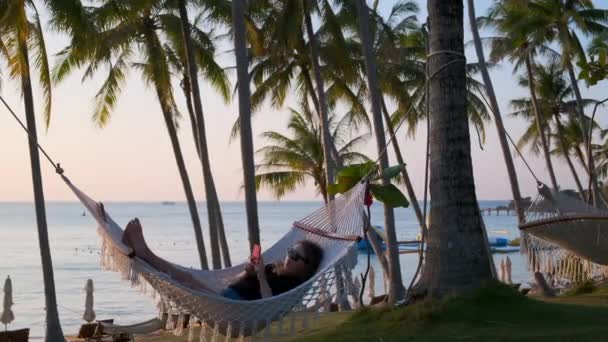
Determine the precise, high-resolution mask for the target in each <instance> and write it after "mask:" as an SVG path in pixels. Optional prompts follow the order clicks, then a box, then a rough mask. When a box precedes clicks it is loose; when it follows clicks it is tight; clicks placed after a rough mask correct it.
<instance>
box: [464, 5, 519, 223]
mask: <svg viewBox="0 0 608 342" xmlns="http://www.w3.org/2000/svg"><path fill="white" fill-rule="evenodd" d="M467 6H468V9H469V11H468V12H469V23H470V25H471V33H472V34H473V42H474V44H475V52H476V53H477V60H478V63H479V67H480V70H481V76H482V78H483V83H484V85H485V86H486V93H487V94H488V99H489V101H490V109H491V110H492V113H493V114H494V123H495V124H496V131H497V133H498V141H499V142H500V148H501V149H502V156H503V159H504V160H505V166H506V167H507V174H508V176H509V183H510V184H511V193H512V195H513V203H514V205H515V212H516V213H517V220H518V222H520V223H522V222H524V220H525V215H524V208H523V207H522V201H521V192H520V191H519V181H518V180H517V173H516V172H515V165H514V164H513V157H512V156H511V150H510V149H509V143H508V142H507V137H506V131H505V126H504V124H503V122H502V116H501V114H500V108H499V107H498V101H497V100H496V94H495V93H494V85H493V84H492V79H491V78H490V73H489V72H488V67H487V65H486V59H485V56H484V52H483V45H482V44H481V38H480V36H479V30H478V28H477V20H476V18H477V17H476V15H475V4H474V1H473V0H467Z"/></svg>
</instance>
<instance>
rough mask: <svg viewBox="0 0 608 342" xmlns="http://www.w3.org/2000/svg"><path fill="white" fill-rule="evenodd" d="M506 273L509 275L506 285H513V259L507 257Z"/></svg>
mask: <svg viewBox="0 0 608 342" xmlns="http://www.w3.org/2000/svg"><path fill="white" fill-rule="evenodd" d="M505 271H506V272H505V273H506V275H507V279H506V283H507V284H513V280H512V279H511V258H509V256H508V255H507V260H506V261H505Z"/></svg>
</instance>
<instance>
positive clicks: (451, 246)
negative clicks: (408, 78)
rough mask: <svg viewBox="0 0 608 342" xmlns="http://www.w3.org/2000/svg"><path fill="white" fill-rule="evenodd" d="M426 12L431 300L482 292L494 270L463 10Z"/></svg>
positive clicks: (437, 4) (435, 5)
mask: <svg viewBox="0 0 608 342" xmlns="http://www.w3.org/2000/svg"><path fill="white" fill-rule="evenodd" d="M427 6H428V13H429V18H430V34H429V42H430V51H431V53H430V55H429V58H428V64H429V73H430V75H435V73H437V74H436V75H435V76H434V77H433V78H432V79H430V80H429V88H430V89H429V95H430V99H429V104H430V108H429V111H430V117H429V120H432V124H431V132H430V134H431V146H430V147H431V152H430V153H431V156H432V158H431V160H430V169H431V179H430V183H429V184H430V195H431V213H430V214H431V218H432V219H431V222H430V227H429V235H428V245H427V249H426V251H425V253H426V266H425V267H424V269H423V272H424V274H423V275H422V276H421V278H422V279H423V280H424V283H422V285H423V286H425V287H426V289H427V291H428V292H427V293H428V294H429V295H431V296H443V295H446V294H449V293H462V292H464V291H469V290H471V289H474V288H477V287H480V286H482V285H483V284H485V283H487V281H489V280H490V279H492V270H491V267H490V261H491V259H490V258H491V256H490V255H489V253H488V251H487V249H486V248H485V244H486V242H487V241H485V239H484V231H483V229H484V228H483V223H482V220H481V215H480V212H479V208H478V205H477V203H478V201H477V197H476V194H475V180H474V178H473V165H472V161H471V147H470V146H471V139H470V134H469V122H468V118H467V112H466V70H465V67H466V66H465V64H466V62H465V60H464V43H463V39H464V28H463V4H462V0H429V2H428V5H427ZM434 51H437V52H436V53H435V54H433V52H434ZM448 63H450V67H448V68H444V66H445V65H447V64H448ZM440 69H441V70H440Z"/></svg>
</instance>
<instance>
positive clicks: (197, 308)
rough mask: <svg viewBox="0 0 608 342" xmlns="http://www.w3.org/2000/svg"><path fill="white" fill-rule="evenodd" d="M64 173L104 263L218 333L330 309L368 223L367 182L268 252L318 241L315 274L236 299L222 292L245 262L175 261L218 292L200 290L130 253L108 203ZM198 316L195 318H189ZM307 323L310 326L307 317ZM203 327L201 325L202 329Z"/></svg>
mask: <svg viewBox="0 0 608 342" xmlns="http://www.w3.org/2000/svg"><path fill="white" fill-rule="evenodd" d="M62 177H63V176H62ZM63 178H64V180H65V182H66V183H67V185H68V186H69V187H70V188H71V190H72V191H73V192H74V193H75V194H76V196H77V197H78V199H79V200H80V201H81V202H82V203H83V204H84V206H85V207H86V208H87V210H88V211H89V212H90V213H91V214H92V216H93V217H95V219H96V220H97V222H98V223H99V228H98V232H99V235H100V237H101V240H102V248H101V265H102V267H104V268H105V269H108V270H112V271H117V272H120V273H121V274H122V276H123V278H124V279H126V280H129V281H130V282H131V284H132V285H137V286H140V288H142V290H144V291H145V290H146V287H147V286H146V284H149V285H150V286H151V287H152V288H153V290H154V294H159V295H160V301H161V303H160V304H161V305H162V306H163V307H164V308H173V309H174V310H176V311H177V312H178V313H179V314H180V320H181V317H183V315H185V314H190V315H191V317H195V318H196V319H198V320H200V321H201V322H203V323H204V324H203V327H205V326H207V327H212V328H213V329H214V335H217V334H218V333H221V334H223V335H226V336H233V337H236V336H241V337H242V336H247V335H251V334H255V333H256V332H257V331H259V330H261V329H263V328H264V327H268V329H266V330H267V331H268V330H269V329H270V323H271V322H272V321H276V320H280V319H281V318H283V317H284V316H285V315H287V314H289V313H291V312H294V311H318V310H320V309H323V308H325V309H327V308H328V306H329V304H330V303H331V296H330V294H329V291H330V289H332V288H334V287H335V286H336V277H337V276H340V273H344V274H347V275H348V274H350V270H351V269H352V268H353V267H354V266H355V265H356V263H357V248H356V244H355V242H356V241H357V238H358V236H359V235H362V232H363V227H364V225H365V224H367V222H366V218H365V217H366V216H365V213H364V211H363V198H364V194H365V184H359V185H357V186H355V187H354V188H353V189H351V190H350V191H349V192H347V193H345V194H343V195H342V196H340V197H338V198H336V199H335V200H334V201H332V202H330V203H329V204H327V205H326V206H324V207H322V208H321V209H319V210H317V211H315V212H314V213H312V214H310V215H308V216H307V217H305V218H303V219H302V220H299V221H296V222H295V223H294V224H293V227H292V228H291V229H290V230H289V232H288V233H287V234H286V235H285V236H284V237H283V238H281V239H280V240H279V241H278V242H277V243H276V244H274V245H273V246H272V247H270V248H268V249H267V250H266V252H264V253H263V258H264V262H266V263H272V262H275V261H280V260H283V259H284V258H285V255H286V252H287V248H288V247H289V246H291V245H293V244H294V243H295V242H297V241H299V240H303V239H306V240H310V241H314V242H316V243H317V244H319V246H321V247H322V248H323V251H324V255H323V260H322V262H321V265H320V266H319V268H318V270H317V273H316V274H315V275H314V276H313V277H312V278H311V279H309V280H308V281H306V282H305V283H303V284H302V285H300V286H298V287H296V288H294V289H292V290H290V291H288V292H285V293H283V294H280V295H277V296H273V297H269V298H263V299H259V300H253V301H242V300H232V299H228V298H225V297H223V296H221V295H219V294H217V293H219V292H220V291H221V290H222V289H224V288H226V287H227V286H228V285H229V282H230V281H231V280H233V279H234V277H235V276H236V275H237V274H238V273H240V272H241V271H242V270H243V267H244V265H243V264H241V265H237V266H234V267H232V268H226V269H222V270H214V271H204V270H195V269H191V268H186V267H182V266H179V265H175V266H176V267H179V268H180V269H181V270H183V271H186V272H188V273H190V274H191V275H192V276H194V277H195V278H196V279H198V280H199V281H200V282H202V283H204V284H205V285H206V286H207V287H209V288H211V289H213V290H215V291H216V292H217V293H211V292H201V291H197V290H194V289H192V288H189V287H187V286H185V285H183V284H180V283H179V282H177V281H175V280H174V279H172V278H171V277H170V276H168V275H167V274H165V273H161V272H159V271H157V270H156V269H154V268H152V267H151V266H150V265H149V264H147V263H146V262H145V261H143V260H142V259H139V258H137V257H135V258H129V257H128V255H129V254H130V253H131V250H130V248H129V247H127V246H126V245H124V244H123V243H122V242H121V238H122V233H123V230H122V229H121V228H120V227H119V226H118V224H116V222H114V221H113V220H112V218H111V217H110V216H109V215H108V214H107V213H106V212H105V211H104V210H103V206H102V207H101V208H102V210H99V204H98V203H97V202H95V201H93V200H92V199H91V198H89V197H88V196H87V195H85V194H84V193H83V192H82V191H80V190H79V189H78V188H76V187H75V186H74V185H73V184H72V183H71V182H70V181H69V180H68V179H67V178H66V177H63ZM336 273H338V274H336ZM292 317H295V315H292ZM304 319H307V318H306V317H305V318H304ZM194 321H195V320H194V319H190V322H194ZM303 324H304V325H306V324H307V321H305V322H303ZM178 325H179V324H178ZM294 327H295V323H294V322H292V324H291V328H290V330H291V332H292V333H293V330H294ZM204 330H205V329H201V334H203V333H204Z"/></svg>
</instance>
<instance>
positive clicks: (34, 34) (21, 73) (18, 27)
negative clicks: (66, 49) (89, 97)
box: [0, 1, 65, 341]
mask: <svg viewBox="0 0 608 342" xmlns="http://www.w3.org/2000/svg"><path fill="white" fill-rule="evenodd" d="M28 12H29V13H30V14H29V15H30V16H31V17H29V16H28ZM0 13H2V15H1V16H0V58H6V61H7V62H8V66H9V70H10V71H9V75H11V76H12V77H13V78H15V79H18V80H19V81H20V82H21V91H22V95H23V102H24V105H25V117H26V123H27V129H28V131H29V140H28V144H29V152H30V163H31V170H32V184H33V188H34V201H35V207H36V222H37V226H38V243H39V247H40V258H41V261H42V277H43V281H44V296H45V308H46V334H45V340H46V341H65V338H64V336H63V331H62V329H61V324H60V322H59V313H58V312H57V298H56V293H55V280H54V275H53V262H52V259H51V249H50V246H49V237H48V228H47V222H46V209H45V203H44V191H43V188H42V174H41V172H40V156H39V154H38V140H37V131H36V115H35V111H34V96H33V93H32V83H31V66H30V57H33V60H34V66H35V68H36V69H37V71H38V74H39V78H40V79H39V81H40V85H41V87H42V90H43V94H44V97H43V99H44V103H45V108H44V122H45V124H46V127H47V128H48V125H49V122H50V118H51V82H50V71H49V63H48V59H47V52H46V43H45V40H44V35H43V32H44V31H43V29H42V23H41V22H40V17H39V15H38V10H37V9H36V6H35V4H34V2H33V1H3V2H0ZM30 54H31V55H30Z"/></svg>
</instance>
